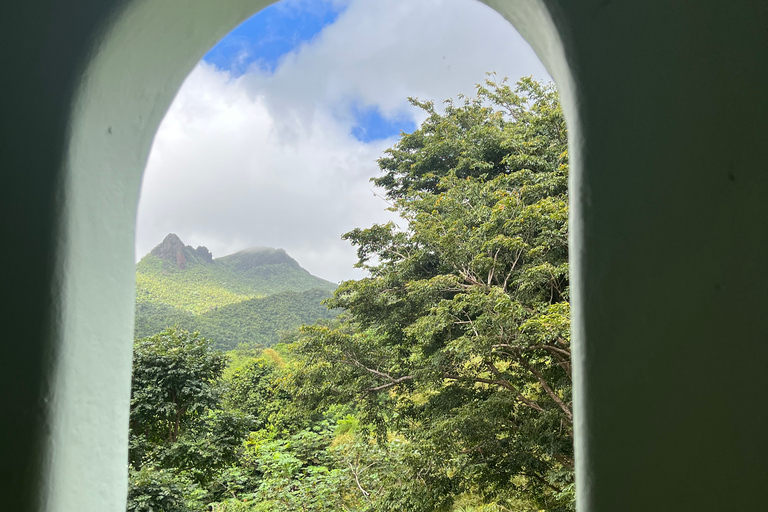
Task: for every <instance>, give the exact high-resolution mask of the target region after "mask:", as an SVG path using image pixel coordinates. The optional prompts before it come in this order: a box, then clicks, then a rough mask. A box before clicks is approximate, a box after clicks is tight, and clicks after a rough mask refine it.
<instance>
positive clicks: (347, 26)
mask: <svg viewBox="0 0 768 512" xmlns="http://www.w3.org/2000/svg"><path fill="white" fill-rule="evenodd" d="M491 71H492V72H496V73H497V75H498V76H500V77H503V76H508V77H509V78H510V79H511V80H516V79H518V78H519V77H521V76H527V75H533V76H534V77H535V78H537V79H540V80H551V79H550V77H549V75H548V74H547V72H546V70H545V69H544V67H543V66H542V64H541V63H540V61H539V59H538V58H537V57H536V55H535V54H534V53H533V51H532V50H531V49H530V47H529V46H528V44H527V43H526V42H525V41H524V40H523V39H522V38H521V37H520V36H519V35H518V34H517V32H516V31H515V29H514V28H512V26H511V25H510V24H509V23H508V22H506V21H505V20H504V19H503V18H502V17H501V16H500V15H498V14H497V13H496V12H494V11H492V10H491V9H490V8H488V7H487V6H485V5H483V4H481V3H479V2H477V1H476V0H419V1H414V0H377V1H375V2H374V1H371V0H282V1H281V2H279V3H277V4H274V5H272V6H270V7H268V8H266V9H264V10H262V11H261V12H259V13H257V14H256V15H255V16H253V17H252V18H251V19H249V20H247V21H246V22H244V23H243V24H242V25H241V26H239V27H238V28H236V29H234V30H233V31H232V32H231V33H230V34H229V35H228V36H226V37H225V38H224V39H222V40H221V41H220V42H219V43H218V44H217V45H216V46H215V47H214V48H212V49H211V50H210V51H209V52H208V53H207V54H206V55H205V57H203V59H202V61H201V62H200V63H199V64H198V65H197V66H196V67H195V68H194V70H193V71H192V72H191V73H190V75H189V76H188V77H187V79H186V81H185V82H184V84H183V85H182V87H181V89H180V90H179V92H178V94H177V96H176V98H175V99H174V101H173V103H172V105H171V107H170V109H169V111H168V113H167V114H166V116H165V118H164V120H163V122H162V123H161V125H160V128H159V130H158V132H157V134H156V136H155V140H154V144H153V147H152V150H151V152H150V156H149V160H148V163H147V168H146V171H145V174H144V180H143V183H142V192H141V198H140V202H139V211H138V220H137V226H136V227H137V231H136V256H137V260H138V259H140V258H141V257H142V256H143V255H145V254H146V253H148V252H149V251H150V250H151V249H152V248H153V247H154V246H155V245H157V244H158V243H160V242H161V241H162V240H163V238H164V237H165V236H166V235H167V234H168V233H176V234H177V235H178V236H179V237H180V238H181V239H182V240H183V241H184V243H186V244H188V245H192V246H194V247H197V246H198V245H204V246H206V247H208V249H209V250H210V251H211V252H212V253H213V255H214V257H219V256H225V255H227V254H231V253H233V252H236V251H239V250H242V249H245V248H248V247H254V246H262V247H280V248H283V249H285V250H286V251H287V252H288V254H290V255H291V256H292V257H293V258H294V259H296V260H297V261H298V262H299V263H300V264H301V266H303V267H304V268H306V269H307V270H309V271H310V272H311V273H313V274H315V275H317V276H319V277H322V278H324V279H328V280H329V281H333V282H339V281H342V280H346V279H359V278H361V277H363V276H364V274H363V272H362V271H361V270H359V269H354V268H353V265H354V263H355V262H356V261H357V259H356V255H355V249H354V248H353V247H352V246H350V245H349V243H348V242H345V241H343V240H341V235H342V234H343V233H345V232H347V231H350V230H352V229H354V228H356V227H369V226H370V225H372V224H374V223H382V222H387V221H389V220H395V221H396V220H397V219H396V218H395V217H394V214H393V213H392V212H389V211H387V210H386V208H387V206H388V205H387V203H386V201H384V199H383V198H382V192H381V191H380V190H376V189H375V187H374V186H373V184H372V183H370V181H369V180H370V178H371V177H374V176H378V175H379V169H378V167H377V165H376V159H377V158H379V157H380V156H382V154H383V151H384V150H385V149H386V148H388V147H391V146H393V145H394V144H395V143H396V142H397V140H398V137H399V135H400V133H401V131H405V132H410V131H413V130H414V129H415V128H416V127H417V126H418V125H419V123H420V122H421V121H422V120H423V114H422V112H421V111H420V110H418V109H416V108H415V107H412V106H410V105H409V103H408V101H407V98H408V97H417V98H419V99H422V100H426V99H431V100H435V102H436V103H440V102H442V101H443V100H445V99H447V98H452V97H456V96H457V95H458V94H460V93H463V94H467V95H472V94H474V90H475V84H477V83H479V82H482V81H483V80H484V79H485V74H486V72H491Z"/></svg>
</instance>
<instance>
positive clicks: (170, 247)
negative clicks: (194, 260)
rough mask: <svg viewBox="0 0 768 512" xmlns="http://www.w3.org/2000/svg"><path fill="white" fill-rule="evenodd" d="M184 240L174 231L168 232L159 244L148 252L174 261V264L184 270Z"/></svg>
mask: <svg viewBox="0 0 768 512" xmlns="http://www.w3.org/2000/svg"><path fill="white" fill-rule="evenodd" d="M185 248H186V247H185V246H184V242H182V241H181V238H179V237H178V236H177V235H176V233H169V234H168V236H166V237H165V238H164V239H163V241H162V242H160V244H158V245H157V246H155V248H154V249H152V250H151V251H150V254H152V255H154V256H157V257H158V258H160V259H162V260H166V261H171V262H175V263H176V266H177V267H179V268H180V269H182V270H184V269H185V268H186V267H187V255H186V254H185V250H184V249H185Z"/></svg>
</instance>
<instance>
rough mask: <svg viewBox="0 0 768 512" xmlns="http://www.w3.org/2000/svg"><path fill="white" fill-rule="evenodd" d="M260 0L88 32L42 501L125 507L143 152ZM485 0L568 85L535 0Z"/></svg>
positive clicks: (66, 212)
mask: <svg viewBox="0 0 768 512" xmlns="http://www.w3.org/2000/svg"><path fill="white" fill-rule="evenodd" d="M467 1H470V0H467ZM271 3H273V2H272V1H271V0H230V1H227V2H211V1H209V0H163V1H157V0H136V1H133V2H129V3H126V4H125V5H124V6H122V7H120V8H119V9H117V11H116V12H115V13H114V14H113V15H112V17H111V19H110V21H109V22H107V23H105V24H104V26H103V27H102V30H101V33H100V35H99V37H98V39H96V40H95V41H94V44H93V49H92V54H91V55H90V56H89V58H88V61H87V63H86V64H85V66H84V67H83V70H82V74H81V78H80V82H79V84H78V87H77V90H76V94H75V97H74V101H73V111H72V115H71V124H70V131H69V136H68V143H67V148H68V152H67V159H66V168H65V172H64V184H63V186H64V193H63V196H62V197H63V202H62V204H61V208H62V210H61V216H60V222H61V224H60V230H61V236H60V238H59V240H60V241H61V244H60V247H59V248H58V249H57V255H58V261H57V271H58V277H59V279H60V280H61V304H62V309H61V311H60V314H61V316H60V322H61V325H60V331H59V334H60V346H59V347H58V353H57V357H56V359H55V360H54V364H53V371H54V376H55V377H54V381H53V390H54V391H53V393H52V402H51V407H52V409H51V416H50V425H49V428H50V429H51V430H50V431H51V437H50V439H49V443H50V444H49V446H48V448H47V450H46V451H47V452H48V453H49V454H51V455H52V456H51V457H50V459H49V465H48V468H47V470H46V473H45V481H44V484H43V485H44V487H43V495H44V496H45V500H46V505H45V507H44V508H45V510H48V511H56V512H58V511H70V510H72V511H75V510H77V511H93V512H104V511H114V512H118V511H119V510H122V509H124V503H125V493H126V489H127V470H126V464H125V461H126V460H127V425H128V405H129V395H130V372H131V350H132V343H131V340H132V333H133V312H134V309H133V300H134V298H133V297H134V295H133V294H134V286H135V283H134V279H135V273H134V263H133V244H134V225H135V215H136V206H137V203H138V197H139V190H140V185H141V177H142V173H143V170H144V166H145V163H146V159H147V156H148V153H149V150H150V147H151V143H152V140H153V138H154V135H155V132H156V130H157V127H158V126H159V124H160V121H161V120H162V117H163V116H164V114H165V112H166V110H167V109H168V107H169V106H170V103H171V101H172V100H173V98H174V96H175V95H176V93H177V91H178V89H179V88H180V87H181V84H182V82H183V80H184V79H185V77H186V76H187V74H188V73H189V72H191V70H192V69H193V67H194V66H195V65H196V64H197V62H198V61H199V60H200V58H201V57H202V56H203V55H204V54H205V52H206V51H207V50H208V49H210V48H211V47H212V46H213V45H214V44H215V43H216V42H217V41H218V40H219V39H221V38H222V37H223V36H224V35H226V34H227V33H228V32H229V31H230V30H232V29H234V28H235V27H236V26H237V25H239V24H240V23H241V22H243V21H244V20H246V19H247V18H248V17H250V16H252V15H253V14H254V13H256V12H257V11H259V10H260V9H262V8H264V7H266V6H267V5H269V4H271ZM487 3H488V4H489V5H490V6H491V7H492V8H494V9H495V10H497V11H498V12H499V13H501V14H502V15H503V16H505V17H506V18H507V19H508V20H510V21H511V22H512V23H513V24H514V25H515V26H516V27H517V28H518V29H519V30H520V31H521V33H522V34H523V35H524V36H525V37H527V39H528V40H529V42H530V43H531V44H532V46H533V47H534V49H535V50H536V51H537V52H538V54H539V55H540V57H541V58H542V59H543V61H544V63H545V65H547V67H548V69H549V71H550V73H551V74H552V76H553V77H555V79H556V81H557V82H558V85H559V86H560V88H561V90H563V91H569V90H570V78H569V75H568V72H567V66H566V64H565V55H564V53H563V47H562V44H561V42H560V38H559V35H558V33H557V31H556V30H555V28H554V24H553V23H552V20H551V17H550V15H549V13H548V11H547V10H546V8H545V7H544V5H543V4H542V3H541V2H539V1H537V0H496V1H489V2H487ZM569 114H571V116H572V114H573V113H572V112H569ZM75 468H77V469H76V470H75ZM85 489H87V490H88V491H87V493H84V490H85Z"/></svg>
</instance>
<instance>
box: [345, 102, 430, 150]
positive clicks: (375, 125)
mask: <svg viewBox="0 0 768 512" xmlns="http://www.w3.org/2000/svg"><path fill="white" fill-rule="evenodd" d="M352 113H353V115H354V118H355V124H354V125H353V126H352V131H351V133H352V136H353V137H354V138H356V139H357V140H359V141H360V142H372V141H375V140H381V139H386V138H388V137H392V136H394V135H400V132H401V131H403V132H407V133H410V132H412V131H414V130H415V129H416V123H414V122H413V120H412V119H409V118H407V117H404V116H398V117H395V118H386V117H384V116H383V115H382V114H381V111H380V110H379V108H378V107H376V106H366V107H364V108H360V107H355V108H354V109H353V111H352Z"/></svg>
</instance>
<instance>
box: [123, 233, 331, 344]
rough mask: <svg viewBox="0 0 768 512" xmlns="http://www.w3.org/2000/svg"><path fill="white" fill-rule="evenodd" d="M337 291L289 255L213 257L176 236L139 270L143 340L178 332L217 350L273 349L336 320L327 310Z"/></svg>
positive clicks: (267, 251)
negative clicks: (290, 336)
mask: <svg viewBox="0 0 768 512" xmlns="http://www.w3.org/2000/svg"><path fill="white" fill-rule="evenodd" d="M335 288H336V285H335V284H333V283H331V282H330V281H326V280H325V279H321V278H319V277H316V276H313V275H312V274H310V273H309V272H308V271H307V270H305V269H304V268H302V267H301V265H299V263H298V262H297V261H296V260H294V259H293V258H291V257H290V256H289V255H288V254H287V253H286V252H285V250H283V249H274V248H269V247H254V248H250V249H246V250H243V251H239V252H236V253H234V254H230V255H228V256H223V257H220V258H213V256H212V255H211V253H210V251H208V249H207V248H206V247H203V246H200V247H198V248H196V249H195V248H193V247H192V246H189V245H184V243H183V242H182V241H181V239H179V237H178V236H176V235H175V234H173V233H171V234H169V235H168V236H166V238H165V239H164V240H163V242H162V243H160V244H159V245H158V246H156V247H155V248H154V249H152V251H151V252H150V253H149V254H147V255H146V256H144V257H143V258H142V259H141V261H139V263H138V264H137V265H136V324H135V335H136V337H144V336H149V335H152V334H154V333H156V332H158V331H160V330H162V329H165V328H167V327H171V326H179V327H182V328H184V329H188V330H191V331H193V330H197V331H199V332H200V333H201V334H202V335H203V336H205V337H207V338H210V339H212V340H213V341H214V343H215V345H216V346H217V347H218V348H234V347H236V346H237V345H239V344H241V343H259V344H261V345H271V344H274V343H276V342H277V341H278V338H279V333H280V332H281V331H284V330H289V329H293V328H295V327H298V326H299V325H301V324H304V323H314V321H316V320H318V319H320V318H333V317H335V316H336V315H335V314H334V313H333V312H331V311H328V309H327V308H326V307H325V306H323V305H321V304H320V301H322V300H323V299H325V298H328V297H330V296H331V295H332V293H333V290H334V289H335Z"/></svg>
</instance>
